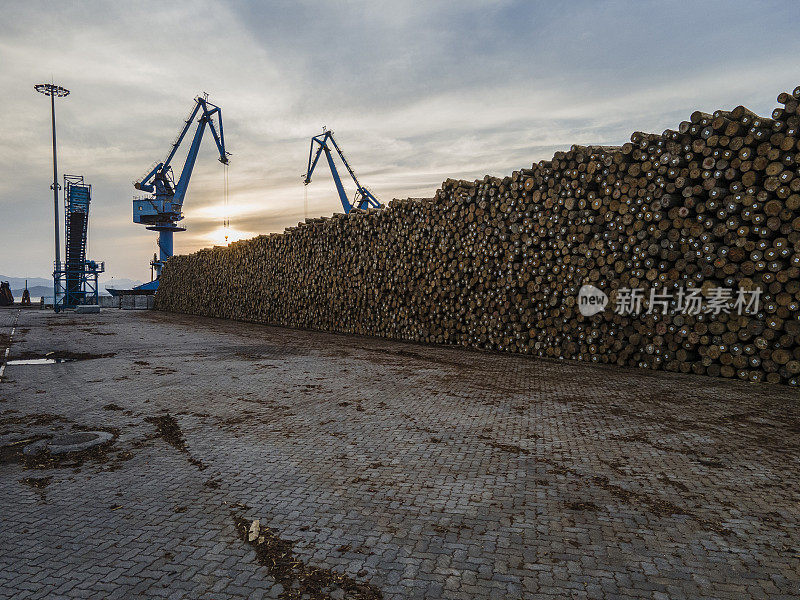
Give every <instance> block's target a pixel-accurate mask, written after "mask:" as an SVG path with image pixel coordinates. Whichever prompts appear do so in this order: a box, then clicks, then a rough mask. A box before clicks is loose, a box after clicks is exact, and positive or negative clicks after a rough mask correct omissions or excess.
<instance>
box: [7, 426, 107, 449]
mask: <svg viewBox="0 0 800 600" xmlns="http://www.w3.org/2000/svg"><path fill="white" fill-rule="evenodd" d="M113 439H114V436H113V434H111V433H108V432H107V431H76V432H73V433H66V434H61V435H57V436H55V437H53V438H51V439H49V440H39V441H38V442H34V443H33V444H28V445H27V446H25V449H24V450H23V451H22V452H23V453H24V454H27V455H31V454H39V453H40V452H49V453H50V454H66V453H68V452H82V451H83V450H88V449H89V448H94V447H95V446H100V445H102V444H106V443H108V442H110V441H111V440H113Z"/></svg>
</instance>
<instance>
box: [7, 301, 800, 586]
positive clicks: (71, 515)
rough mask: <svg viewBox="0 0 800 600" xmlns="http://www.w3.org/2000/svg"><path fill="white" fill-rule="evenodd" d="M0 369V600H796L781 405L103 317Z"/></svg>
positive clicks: (791, 409) (536, 364)
mask: <svg viewBox="0 0 800 600" xmlns="http://www.w3.org/2000/svg"><path fill="white" fill-rule="evenodd" d="M12 328H13V330H14V333H13V335H11V331H12ZM5 347H9V348H10V350H9V356H8V364H6V366H5V371H4V374H3V377H2V381H0V548H2V551H1V552H0V597H2V598H14V599H19V598H139V597H169V598H187V599H189V598H191V599H197V598H214V599H221V598H259V597H265V598H271V597H274V598H334V599H341V598H370V599H371V598H464V599H468V598H554V599H555V598H609V599H610V598H622V599H624V598H652V599H667V598H669V599H680V598H691V599H699V598H715V599H723V598H797V597H799V596H800V533H799V532H798V531H799V530H798V521H799V520H800V519H799V517H800V508H799V507H800V504H799V503H798V501H800V493H798V487H797V481H798V471H799V470H800V469H799V468H798V467H799V466H800V392H799V391H798V390H797V389H793V388H789V387H786V386H774V385H767V384H747V383H742V382H737V381H726V380H720V379H712V378H705V377H696V376H687V375H678V374H671V373H664V372H651V371H642V370H636V369H628V368H624V369H623V368H617V367H608V366H601V365H592V364H586V363H574V362H569V361H546V360H540V359H531V358H525V357H520V356H509V355H502V354H486V353H476V352H468V351H464V350H460V349H453V348H441V347H431V346H422V345H415V344H405V343H396V342H391V341H386V340H378V339H371V338H361V337H352V336H338V335H329V334H322V333H317V332H308V331H298V330H291V329H281V328H273V327H265V326H258V325H252V324H244V323H237V322H229V321H222V320H214V319H201V318H194V317H187V316H181V315H173V314H165V313H158V312H152V311H122V310H116V309H110V310H104V311H103V312H102V313H100V314H97V315H75V314H72V313H68V314H59V315H56V314H53V313H51V312H48V311H39V310H30V309H29V310H21V311H20V310H19V309H16V308H7V309H0V352H4V351H5V350H4V349H5ZM0 356H2V354H0ZM47 357H49V358H54V359H58V360H54V361H48V362H47V363H45V364H15V363H14V362H13V361H14V360H15V359H26V360H30V359H35V358H47ZM81 431H106V432H109V433H112V434H113V436H114V437H113V440H112V441H111V442H110V443H108V444H106V445H103V446H101V447H99V448H93V449H90V450H86V451H83V452H79V453H76V454H66V455H48V454H37V455H30V454H28V455H26V454H24V452H23V449H24V448H25V447H26V446H27V445H29V444H31V443H33V442H35V441H37V440H41V439H45V440H46V439H49V438H52V437H53V436H56V435H62V434H69V433H71V432H81Z"/></svg>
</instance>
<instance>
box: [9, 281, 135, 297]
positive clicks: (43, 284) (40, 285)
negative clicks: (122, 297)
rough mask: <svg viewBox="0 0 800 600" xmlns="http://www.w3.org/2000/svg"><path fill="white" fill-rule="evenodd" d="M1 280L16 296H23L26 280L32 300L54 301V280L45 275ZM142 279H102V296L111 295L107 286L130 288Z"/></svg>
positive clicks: (100, 291) (118, 288)
mask: <svg viewBox="0 0 800 600" xmlns="http://www.w3.org/2000/svg"><path fill="white" fill-rule="evenodd" d="M0 281H7V282H8V285H9V286H10V287H11V293H12V294H13V295H14V297H15V298H21V297H22V291H23V290H24V289H25V282H26V281H27V282H28V292H29V293H30V295H31V300H34V301H35V300H38V299H39V298H40V297H42V296H44V297H45V300H46V301H47V302H52V301H53V280H52V279H50V278H44V277H6V276H5V275H0ZM142 283H144V282H142V281H139V280H137V279H125V278H123V277H112V278H111V279H107V280H104V279H102V278H101V279H100V290H99V293H100V295H101V296H108V295H110V294H109V293H108V292H107V291H106V288H107V287H110V288H114V289H117V290H129V289H131V288H132V287H136V286H137V285H142Z"/></svg>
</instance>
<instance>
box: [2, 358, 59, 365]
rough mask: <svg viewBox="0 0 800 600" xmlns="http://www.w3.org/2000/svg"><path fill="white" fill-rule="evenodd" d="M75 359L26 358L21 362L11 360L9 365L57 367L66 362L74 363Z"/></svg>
mask: <svg viewBox="0 0 800 600" xmlns="http://www.w3.org/2000/svg"><path fill="white" fill-rule="evenodd" d="M74 360H75V359H74V358H24V359H20V360H10V361H8V362H7V363H6V364H8V365H55V364H59V363H65V362H73V361H74Z"/></svg>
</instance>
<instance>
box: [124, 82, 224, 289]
mask: <svg viewBox="0 0 800 600" xmlns="http://www.w3.org/2000/svg"><path fill="white" fill-rule="evenodd" d="M215 117H216V123H215ZM195 118H197V121H196V122H197V128H196V129H195V132H194V137H193V138H192V143H191V145H190V146H189V152H188V154H187V155H186V161H185V162H184V164H183V169H182V170H181V174H180V177H179V178H178V181H177V183H176V182H175V178H174V175H173V172H172V165H171V163H172V159H173V158H174V157H175V153H176V152H177V151H178V148H179V147H180V145H181V143H182V142H183V140H184V138H185V137H186V134H187V133H188V131H189V129H191V126H192V123H194V122H195ZM206 126H208V128H209V129H210V130H211V135H212V136H213V137H214V142H215V143H216V145H217V150H218V151H219V162H221V163H222V164H224V165H227V164H228V156H229V153H228V152H226V151H225V136H224V133H223V129H222V110H221V109H220V108H219V106H216V105H215V104H212V103H211V102H209V101H208V98H207V96H204V97H202V98H201V97H199V96H198V97H197V98H195V104H194V106H193V107H192V111H191V112H190V113H189V116H188V117H187V119H186V121H185V122H184V124H183V126H182V128H181V131H180V132H179V133H178V136H177V137H176V138H175V141H174V142H173V143H172V146H171V147H170V150H169V152H168V153H167V157H166V158H165V159H164V160H163V161H162V162H159V163H157V164H155V165H154V166H153V168H151V169H150V171H149V172H148V173H147V174H146V175H145V176H144V177H142V178H141V179H140V180H139V181H137V182H135V183H134V184H133V186H134V187H135V188H136V189H137V190H141V191H143V192H148V193H149V194H151V195H150V196H144V197H140V198H134V200H133V222H134V223H140V224H142V225H145V226H146V228H147V229H148V230H150V231H157V232H158V258H155V257H154V258H153V261H152V262H151V263H150V264H151V266H152V267H153V270H154V271H155V276H156V281H157V280H158V277H160V276H161V270H162V269H163V267H164V264H165V263H166V261H167V259H168V258H169V257H170V256H172V254H173V234H174V233H175V232H176V231H186V228H185V227H181V226H180V225H178V222H179V221H181V220H182V219H183V212H182V209H183V200H184V197H185V196H186V190H187V188H188V187H189V179H190V178H191V176H192V170H193V169H194V164H195V161H196V160H197V153H198V151H199V149H200V142H201V141H202V140H203V133H204V131H205V129H206Z"/></svg>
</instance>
